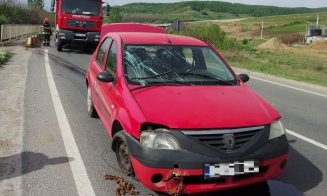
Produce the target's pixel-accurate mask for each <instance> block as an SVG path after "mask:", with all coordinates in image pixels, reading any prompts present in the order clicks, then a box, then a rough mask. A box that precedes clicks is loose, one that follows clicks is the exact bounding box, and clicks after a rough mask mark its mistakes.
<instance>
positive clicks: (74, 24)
mask: <svg viewBox="0 0 327 196" xmlns="http://www.w3.org/2000/svg"><path fill="white" fill-rule="evenodd" d="M67 26H69V27H85V28H93V27H94V22H93V21H79V20H67Z"/></svg>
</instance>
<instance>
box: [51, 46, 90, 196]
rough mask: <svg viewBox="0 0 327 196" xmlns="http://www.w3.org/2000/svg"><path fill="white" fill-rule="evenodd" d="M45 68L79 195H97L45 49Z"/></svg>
mask: <svg viewBox="0 0 327 196" xmlns="http://www.w3.org/2000/svg"><path fill="white" fill-rule="evenodd" d="M45 68H46V73H47V78H48V83H49V88H50V92H51V97H52V102H53V106H54V108H55V112H56V115H57V120H58V123H59V127H60V131H61V135H62V138H63V141H64V145H65V149H66V153H67V156H68V157H71V158H73V159H74V160H71V161H69V164H70V168H71V170H72V173H73V177H74V180H75V185H76V188H77V191H78V194H79V195H88V196H93V195H95V192H94V190H93V187H92V185H91V182H90V180H89V178H88V175H87V173H86V169H85V166H84V163H83V161H82V158H81V154H80V153H79V150H78V148H77V145H76V142H75V139H74V136H73V133H72V130H71V128H70V125H69V122H68V120H67V117H66V113H65V111H64V108H63V106H62V104H61V100H60V97H59V94H58V91H57V87H56V84H55V82H54V79H53V75H52V72H51V69H50V64H49V55H48V50H47V49H45Z"/></svg>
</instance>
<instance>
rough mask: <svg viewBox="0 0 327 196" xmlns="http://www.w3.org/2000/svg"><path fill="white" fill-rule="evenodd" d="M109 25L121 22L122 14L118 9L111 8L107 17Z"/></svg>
mask: <svg viewBox="0 0 327 196" xmlns="http://www.w3.org/2000/svg"><path fill="white" fill-rule="evenodd" d="M109 21H110V23H118V22H122V21H123V13H122V9H121V8H120V7H117V6H115V7H112V8H111V11H110V16H109Z"/></svg>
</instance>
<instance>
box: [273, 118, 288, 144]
mask: <svg viewBox="0 0 327 196" xmlns="http://www.w3.org/2000/svg"><path fill="white" fill-rule="evenodd" d="M284 134H285V128H284V126H283V124H282V122H281V121H280V119H278V120H276V121H274V122H273V123H271V126H270V135H269V139H270V140H272V139H275V138H277V137H280V136H282V135H284Z"/></svg>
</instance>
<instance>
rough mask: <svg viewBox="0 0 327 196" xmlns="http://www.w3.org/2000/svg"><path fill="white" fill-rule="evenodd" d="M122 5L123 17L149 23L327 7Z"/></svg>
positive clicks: (213, 3)
mask: <svg viewBox="0 0 327 196" xmlns="http://www.w3.org/2000/svg"><path fill="white" fill-rule="evenodd" d="M121 8H122V11H123V14H124V18H123V20H124V21H129V22H130V21H134V22H148V23H169V22H172V21H173V20H175V19H177V18H179V19H181V20H183V21H197V20H217V19H230V18H244V17H267V16H274V15H283V14H300V13H313V12H327V8H317V9H310V8H281V7H274V6H257V5H245V4H239V3H234V4H232V3H227V2H219V1H185V2H178V3H131V4H127V5H123V6H121ZM294 18H296V17H294ZM256 20H257V19H252V22H257V21H256ZM275 20H276V19H273V21H275ZM294 20H297V19H294ZM268 21H269V18H268ZM268 21H267V22H268ZM249 22H251V20H249ZM281 22H282V20H281Z"/></svg>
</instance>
